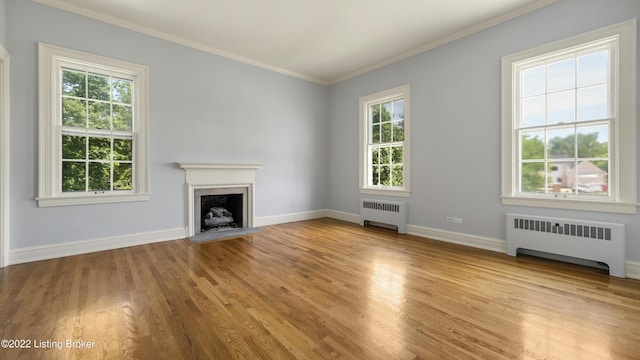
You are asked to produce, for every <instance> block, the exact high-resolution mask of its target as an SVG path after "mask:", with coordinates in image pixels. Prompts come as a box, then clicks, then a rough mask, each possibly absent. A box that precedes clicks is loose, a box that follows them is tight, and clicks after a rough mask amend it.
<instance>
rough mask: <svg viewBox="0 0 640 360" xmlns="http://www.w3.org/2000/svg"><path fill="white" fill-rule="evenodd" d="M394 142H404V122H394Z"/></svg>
mask: <svg viewBox="0 0 640 360" xmlns="http://www.w3.org/2000/svg"><path fill="white" fill-rule="evenodd" d="M393 141H404V121H402V120H401V121H394V122H393Z"/></svg>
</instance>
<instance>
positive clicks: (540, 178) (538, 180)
mask: <svg viewBox="0 0 640 360" xmlns="http://www.w3.org/2000/svg"><path fill="white" fill-rule="evenodd" d="M520 178H521V184H520V189H521V191H522V192H543V191H544V163H543V162H535V163H523V164H522V167H521V169H520Z"/></svg>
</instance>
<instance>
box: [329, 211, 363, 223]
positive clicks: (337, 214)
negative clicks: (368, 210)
mask: <svg viewBox="0 0 640 360" xmlns="http://www.w3.org/2000/svg"><path fill="white" fill-rule="evenodd" d="M326 214H327V217H330V218H332V219H337V220H342V221H346V222H350V223H354V224H360V215H358V214H353V213H348V212H344V211H337V210H326Z"/></svg>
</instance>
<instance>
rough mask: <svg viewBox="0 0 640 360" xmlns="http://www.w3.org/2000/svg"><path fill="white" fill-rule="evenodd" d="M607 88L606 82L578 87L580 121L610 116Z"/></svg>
mask: <svg viewBox="0 0 640 360" xmlns="http://www.w3.org/2000/svg"><path fill="white" fill-rule="evenodd" d="M607 88H608V86H607V85H606V84H605V85H598V86H591V87H588V88H584V89H578V121H585V120H598V119H606V118H608V117H609V102H608V100H607Z"/></svg>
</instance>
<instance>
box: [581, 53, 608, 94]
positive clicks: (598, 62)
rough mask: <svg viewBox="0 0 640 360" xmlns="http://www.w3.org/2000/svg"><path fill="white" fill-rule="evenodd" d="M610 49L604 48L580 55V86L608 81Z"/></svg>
mask: <svg viewBox="0 0 640 360" xmlns="http://www.w3.org/2000/svg"><path fill="white" fill-rule="evenodd" d="M608 62H609V51H607V50H602V51H598V52H594V53H591V54H587V55H582V56H578V86H581V87H582V86H589V85H597V84H604V83H606V82H608V78H609V77H608V74H607V73H608V70H607V68H608V66H607V64H608Z"/></svg>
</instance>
